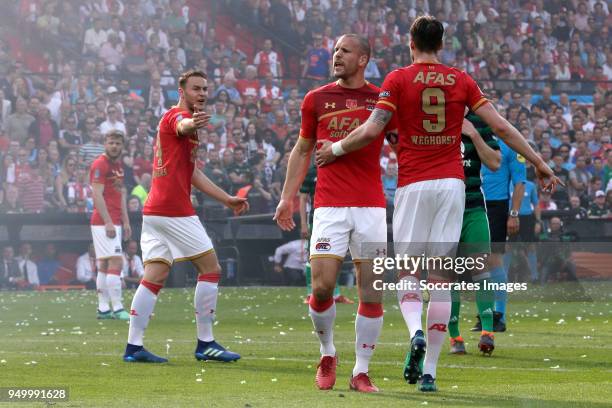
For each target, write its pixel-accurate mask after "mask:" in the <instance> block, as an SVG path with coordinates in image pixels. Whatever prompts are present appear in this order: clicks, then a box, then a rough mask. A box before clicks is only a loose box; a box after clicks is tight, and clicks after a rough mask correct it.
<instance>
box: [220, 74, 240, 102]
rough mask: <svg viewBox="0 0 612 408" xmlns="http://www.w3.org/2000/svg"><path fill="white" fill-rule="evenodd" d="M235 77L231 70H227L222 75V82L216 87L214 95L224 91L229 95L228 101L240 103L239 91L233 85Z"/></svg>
mask: <svg viewBox="0 0 612 408" xmlns="http://www.w3.org/2000/svg"><path fill="white" fill-rule="evenodd" d="M235 84H236V77H235V76H234V74H233V73H232V72H228V73H227V74H225V76H224V77H223V84H221V86H219V87H218V88H217V90H216V91H215V97H218V96H219V93H221V92H223V91H224V92H226V93H227V95H228V96H229V101H231V102H232V103H235V104H237V105H242V98H241V97H240V92H239V91H238V89H236V87H235Z"/></svg>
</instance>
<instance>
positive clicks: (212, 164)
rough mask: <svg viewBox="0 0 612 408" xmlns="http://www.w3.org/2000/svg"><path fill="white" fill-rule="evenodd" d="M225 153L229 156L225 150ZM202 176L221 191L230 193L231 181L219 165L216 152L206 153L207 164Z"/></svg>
mask: <svg viewBox="0 0 612 408" xmlns="http://www.w3.org/2000/svg"><path fill="white" fill-rule="evenodd" d="M225 152H227V154H231V151H230V150H229V149H227V150H225ZM225 152H224V153H225ZM204 174H205V175H206V177H208V178H209V179H210V180H211V181H212V182H213V183H215V184H216V185H218V186H219V187H221V188H222V189H223V190H225V191H230V188H231V181H230V179H229V176H228V175H227V172H226V171H225V170H224V168H223V166H222V165H221V160H220V159H219V152H218V151H217V150H211V151H209V152H208V162H207V163H206V166H205V167H204Z"/></svg>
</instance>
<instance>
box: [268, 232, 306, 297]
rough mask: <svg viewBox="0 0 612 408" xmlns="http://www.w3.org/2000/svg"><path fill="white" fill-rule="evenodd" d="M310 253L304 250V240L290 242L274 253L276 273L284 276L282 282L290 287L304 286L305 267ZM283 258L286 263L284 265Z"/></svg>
mask: <svg viewBox="0 0 612 408" xmlns="http://www.w3.org/2000/svg"><path fill="white" fill-rule="evenodd" d="M307 256H308V251H307V250H306V249H305V248H304V240H301V239H296V240H293V241H289V242H287V243H286V244H283V245H281V246H279V247H278V248H276V250H275V251H274V257H273V259H274V272H276V273H277V274H282V277H281V282H282V284H283V285H288V286H302V285H304V265H305V264H306V261H307V260H306V258H307ZM283 258H284V259H285V262H284V263H283Z"/></svg>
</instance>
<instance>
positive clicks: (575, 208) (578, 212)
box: [565, 196, 588, 220]
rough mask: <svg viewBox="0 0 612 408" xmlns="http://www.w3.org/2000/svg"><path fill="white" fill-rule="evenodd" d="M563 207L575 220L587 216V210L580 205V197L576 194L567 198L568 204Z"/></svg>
mask: <svg viewBox="0 0 612 408" xmlns="http://www.w3.org/2000/svg"><path fill="white" fill-rule="evenodd" d="M565 209H566V210H567V211H569V212H570V217H572V218H574V219H577V220H583V219H585V218H587V216H588V214H587V210H586V209H585V208H584V207H582V205H581V203H580V197H578V196H571V197H570V200H569V206H568V207H566V208H565Z"/></svg>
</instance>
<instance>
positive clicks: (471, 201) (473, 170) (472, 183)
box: [461, 111, 499, 211]
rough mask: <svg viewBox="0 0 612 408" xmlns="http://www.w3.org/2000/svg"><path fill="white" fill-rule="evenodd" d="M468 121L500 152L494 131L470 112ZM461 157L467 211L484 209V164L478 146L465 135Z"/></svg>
mask: <svg viewBox="0 0 612 408" xmlns="http://www.w3.org/2000/svg"><path fill="white" fill-rule="evenodd" d="M466 119H468V120H469V121H470V122H472V124H473V125H474V127H475V128H476V130H478V133H480V136H481V137H482V138H483V140H484V141H485V143H486V144H487V145H489V147H490V148H492V149H493V150H499V144H498V143H497V140H496V138H495V135H494V134H493V131H492V130H491V128H490V127H489V126H488V125H487V124H486V123H485V122H484V121H483V120H482V119H480V117H479V116H478V115H476V114H475V113H473V112H472V111H470V112H468V114H467V116H466ZM461 156H462V158H463V173H464V175H465V211H470V210H474V209H484V208H485V202H484V196H483V194H482V190H481V188H480V187H481V185H482V180H481V178H480V167H481V165H482V162H481V160H480V157H479V156H478V152H477V151H476V146H474V143H472V139H470V138H469V137H467V136H465V135H461Z"/></svg>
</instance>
